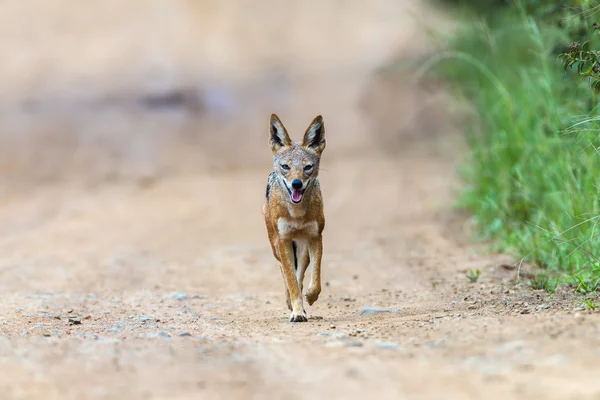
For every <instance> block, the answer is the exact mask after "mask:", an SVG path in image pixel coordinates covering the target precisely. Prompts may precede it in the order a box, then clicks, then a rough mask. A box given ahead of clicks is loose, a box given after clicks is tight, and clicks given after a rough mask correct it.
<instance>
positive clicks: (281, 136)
mask: <svg viewBox="0 0 600 400" xmlns="http://www.w3.org/2000/svg"><path fill="white" fill-rule="evenodd" d="M269 144H270V145H271V149H272V150H273V152H275V151H277V150H279V149H280V148H282V147H288V146H291V145H292V139H290V135H288V133H287V130H286V129H285V126H283V123H282V122H281V120H280V119H279V117H278V116H277V115H275V114H271V121H270V123H269Z"/></svg>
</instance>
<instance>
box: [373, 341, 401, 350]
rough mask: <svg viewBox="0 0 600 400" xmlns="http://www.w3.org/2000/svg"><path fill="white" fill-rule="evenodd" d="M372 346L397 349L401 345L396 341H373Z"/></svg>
mask: <svg viewBox="0 0 600 400" xmlns="http://www.w3.org/2000/svg"><path fill="white" fill-rule="evenodd" d="M372 346H373V347H375V348H378V349H386V350H397V349H399V348H400V345H399V344H397V343H394V342H373V343H372Z"/></svg>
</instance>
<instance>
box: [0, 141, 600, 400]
mask: <svg viewBox="0 0 600 400" xmlns="http://www.w3.org/2000/svg"><path fill="white" fill-rule="evenodd" d="M438 147H439V146H438ZM431 148H432V147H431V146H429V150H428V151H424V150H414V151H412V152H410V154H409V155H406V156H403V157H400V158H399V159H396V160H392V159H386V158H383V157H381V156H380V155H377V156H375V155H372V154H371V155H369V154H367V155H363V156H360V157H357V156H351V157H339V158H338V157H336V158H331V157H330V158H328V157H327V154H325V159H324V163H323V165H322V168H323V169H324V171H323V172H322V174H321V175H322V177H321V181H322V187H323V191H324V196H325V199H326V201H327V202H326V215H327V229H326V232H325V238H324V243H325V254H324V268H323V279H324V281H325V282H326V283H325V285H324V290H323V293H322V294H321V298H320V299H319V301H318V302H317V303H316V304H315V305H314V306H313V307H312V308H311V307H308V306H307V312H308V314H309V316H310V320H309V322H308V323H297V324H293V323H289V322H287V318H288V310H287V308H286V306H285V298H284V294H283V283H282V281H281V275H280V273H279V270H278V266H277V264H276V263H275V261H274V259H273V258H272V255H271V254H270V248H269V245H268V242H267V239H266V231H265V228H264V226H263V221H262V216H261V212H260V210H261V203H262V199H263V189H264V188H263V186H264V184H265V182H266V174H267V172H268V169H267V168H261V169H258V168H257V169H249V170H245V171H237V172H236V171H233V172H228V173H216V174H210V175H209V174H195V175H193V176H185V177H184V176H181V177H178V178H172V179H170V180H168V181H164V182H163V181H161V182H158V183H155V184H154V185H151V186H149V187H144V188H140V187H138V188H134V187H131V186H130V185H119V184H114V185H108V186H105V187H103V188H101V189H98V190H88V191H82V190H81V188H78V187H60V188H57V186H56V185H55V186H52V187H50V188H48V189H44V190H41V189H40V190H38V191H36V192H35V193H29V194H27V195H21V196H17V197H15V198H13V199H10V201H5V202H4V204H3V207H2V211H1V214H0V221H2V223H1V225H0V226H2V232H1V235H0V253H1V254H2V260H1V263H0V268H1V269H0V271H1V273H0V293H2V295H1V296H0V299H1V302H0V303H1V306H0V329H1V332H2V334H1V335H0V366H1V367H0V368H1V370H2V374H0V390H1V392H2V393H3V398H11V399H38V398H39V399H42V398H43V399H75V398H77V399H81V398H86V399H87V398H89V399H95V398H98V399H145V398H156V399H167V398H168V399H184V398H185V399H188V398H224V399H237V398H240V399H242V398H244V399H247V398H269V399H272V398H294V399H295V398H298V399H300V398H311V397H313V396H317V397H321V398H352V399H354V398H356V399H359V398H366V397H370V396H379V397H380V398H411V399H417V398H431V399H449V398H452V399H481V398H486V399H501V398H502V399H506V398H523V399H525V398H529V399H534V398H536V399H537V398H544V399H566V398H579V399H581V398H584V399H588V398H589V399H592V398H598V396H600V381H598V379H597V364H598V358H599V357H600V352H599V351H598V347H597V346H598V344H599V342H600V339H599V335H598V327H599V323H600V318H598V315H597V314H588V313H587V312H585V311H576V310H574V309H575V308H576V307H577V306H578V304H577V303H574V302H573V301H572V300H570V297H569V296H568V295H563V294H560V293H559V294H556V295H555V296H554V297H553V298H549V296H548V295H547V294H545V293H543V292H535V291H532V290H530V289H528V288H527V287H515V286H513V285H509V286H503V284H502V283H503V282H505V281H507V280H508V279H509V278H511V277H512V276H513V274H514V271H508V270H505V268H503V267H502V264H503V263H506V262H507V260H506V259H505V258H503V257H488V256H481V255H477V251H476V249H475V248H473V247H472V246H470V245H467V244H466V241H465V240H464V238H465V236H464V234H465V232H464V230H463V229H462V228H461V227H463V226H464V220H463V218H462V217H459V216H456V215H455V214H454V213H452V212H451V211H450V209H449V207H450V206H451V205H452V201H451V199H452V198H453V196H454V189H455V185H454V182H455V177H454V170H453V168H454V166H455V161H454V160H453V159H452V157H443V156H440V154H435V153H432V150H431ZM374 177H377V179H374ZM469 268H481V269H483V270H484V273H483V276H482V278H480V281H479V282H478V283H475V284H470V283H468V281H467V279H466V277H465V272H466V270H467V269H469Z"/></svg>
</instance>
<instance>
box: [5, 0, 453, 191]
mask: <svg viewBox="0 0 600 400" xmlns="http://www.w3.org/2000/svg"><path fill="white" fill-rule="evenodd" d="M442 21H443V19H442V18H440V17H439V16H438V15H437V14H436V13H435V12H434V11H433V10H432V9H431V8H428V7H426V6H425V5H424V4H422V3H421V2H419V1H397V0H395V1H394V0H378V1H373V2H362V1H355V0H348V1H341V0H340V1H327V2H318V1H316V0H315V1H307V2H280V1H275V0H271V1H270V0H261V1H254V0H202V1H194V0H131V1H127V2H122V1H117V0H108V1H103V2H95V3H91V2H81V1H80V2H75V1H68V0H32V1H27V2H22V1H17V0H7V1H4V2H2V4H0V46H1V48H2V49H4V52H5V54H6V57H4V59H3V61H2V63H0V82H2V91H1V93H0V182H2V184H3V185H6V184H10V185H14V184H23V183H26V182H38V183H39V182H42V181H46V180H55V179H66V178H69V179H71V178H74V179H78V180H82V179H83V180H84V181H87V182H99V181H106V180H107V179H116V178H132V179H141V180H148V179H155V178H157V177H158V176H161V175H164V174H166V173H174V172H176V171H179V172H183V171H187V172H190V171H198V170H199V169H200V170H203V169H211V170H212V169H220V168H230V167H244V168H247V167H249V166H251V165H253V164H254V165H256V163H258V162H260V163H261V165H269V161H268V158H269V153H268V148H267V146H266V144H265V143H266V132H267V130H266V127H267V121H268V118H269V115H270V113H272V112H276V113H278V114H279V115H280V117H281V119H282V120H283V122H284V123H285V124H288V125H289V128H290V130H291V131H292V132H294V134H295V135H296V137H295V139H296V140H299V137H298V135H300V134H301V133H302V132H303V131H304V129H305V126H304V125H307V124H308V122H309V121H310V120H311V119H312V117H314V116H315V115H317V114H319V113H320V114H323V115H324V117H325V121H326V123H327V128H328V135H329V136H330V138H331V146H330V151H331V153H334V152H345V151H348V150H349V149H352V148H357V146H363V145H365V144H371V145H372V144H373V143H372V142H373V141H372V140H370V139H369V138H370V137H372V135H373V134H377V131H381V134H382V136H383V137H384V138H386V137H389V135H392V136H395V135H396V134H398V133H403V132H405V131H406V132H408V131H411V132H414V131H418V130H420V126H419V124H420V123H426V122H431V120H429V121H419V120H420V119H421V116H422V115H423V114H422V113H423V109H426V108H428V106H430V104H429V103H428V102H427V101H425V97H426V98H430V97H431V87H421V86H420V85H421V84H420V83H415V80H414V79H404V80H403V79H402V76H398V74H394V75H395V76H394V79H393V80H394V83H390V79H387V78H383V79H386V83H385V84H383V85H382V84H381V82H380V81H381V80H382V78H381V74H379V75H377V74H376V72H377V70H378V68H380V67H381V66H384V65H386V64H388V63H389V62H390V60H392V59H393V58H396V57H397V56H398V55H402V58H413V59H418V58H419V57H422V56H423V55H425V54H427V53H428V52H430V51H431V45H430V44H429V45H428V44H427V43H428V37H427V33H426V29H423V27H424V26H428V27H435V28H436V29H437V30H440V29H443V27H444V26H445V25H444V24H446V25H447V23H446V22H444V24H442ZM428 29H429V28H428ZM390 84H393V85H394V91H391V90H390ZM390 96H391V97H390ZM415 96H421V97H423V99H420V100H419V101H414V100H415V99H416V98H415ZM365 104H367V105H368V106H367V107H365V106H364V105H365ZM429 108H431V107H429ZM384 109H385V111H384ZM392 109H393V110H392ZM398 110H401V112H402V114H401V115H399V114H398V112H397V111H398ZM382 112H383V113H385V118H387V120H386V121H385V122H384V123H383V124H382V121H381V120H380V119H381V118H382V117H383V116H382V115H381V113H382ZM390 124H391V125H390ZM425 130H427V131H431V130H432V127H431V126H428V127H427V129H425ZM384 131H385V132H384ZM388 145H389V143H387V144H386V145H385V146H383V147H386V148H388V147H389V146H388Z"/></svg>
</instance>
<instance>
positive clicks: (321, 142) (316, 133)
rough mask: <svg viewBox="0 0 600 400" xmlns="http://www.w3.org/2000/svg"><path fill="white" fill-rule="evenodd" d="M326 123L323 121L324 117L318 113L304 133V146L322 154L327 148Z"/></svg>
mask: <svg viewBox="0 0 600 400" xmlns="http://www.w3.org/2000/svg"><path fill="white" fill-rule="evenodd" d="M326 142H327V141H326V140H325V124H324V123H323V117H322V116H320V115H318V116H317V117H316V118H315V119H313V121H312V122H311V123H310V125H309V126H308V129H306V132H305V133H304V139H303V140H302V146H304V147H306V148H307V149H310V150H312V151H315V152H316V153H317V154H321V153H322V152H323V150H325V145H326Z"/></svg>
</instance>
